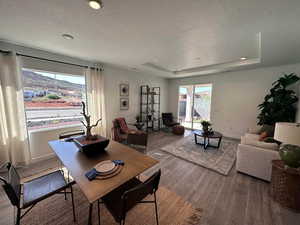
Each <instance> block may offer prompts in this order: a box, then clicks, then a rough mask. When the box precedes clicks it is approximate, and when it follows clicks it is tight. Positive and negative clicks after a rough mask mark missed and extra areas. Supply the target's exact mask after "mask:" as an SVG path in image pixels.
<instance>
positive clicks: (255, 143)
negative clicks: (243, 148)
mask: <svg viewBox="0 0 300 225" xmlns="http://www.w3.org/2000/svg"><path fill="white" fill-rule="evenodd" d="M257 136H258V138H259V135H257ZM241 144H244V145H251V146H254V147H258V148H264V149H270V150H276V151H277V150H278V148H279V147H278V145H277V144H276V143H266V142H262V141H258V139H256V140H255V139H254V138H252V139H251V138H249V137H248V138H247V136H244V137H242V138H241Z"/></svg>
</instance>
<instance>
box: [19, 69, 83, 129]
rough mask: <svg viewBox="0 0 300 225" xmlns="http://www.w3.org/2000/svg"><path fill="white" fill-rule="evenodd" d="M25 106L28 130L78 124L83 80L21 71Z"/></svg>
mask: <svg viewBox="0 0 300 225" xmlns="http://www.w3.org/2000/svg"><path fill="white" fill-rule="evenodd" d="M22 73H23V86H24V104H25V112H26V119H27V127H28V129H29V130H35V129H43V128H51V127H60V126H66V125H76V124H80V120H81V119H82V115H81V114H80V112H81V101H85V100H86V92H85V77H84V76H83V75H65V74H57V73H49V72H39V71H33V70H29V69H23V70H22Z"/></svg>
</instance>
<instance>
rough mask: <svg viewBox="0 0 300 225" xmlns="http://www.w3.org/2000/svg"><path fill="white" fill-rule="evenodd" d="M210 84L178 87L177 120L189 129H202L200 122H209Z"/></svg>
mask: <svg viewBox="0 0 300 225" xmlns="http://www.w3.org/2000/svg"><path fill="white" fill-rule="evenodd" d="M211 93H212V84H196V85H183V86H180V87H179V99H178V118H179V121H180V122H181V124H182V125H183V126H184V127H186V128H189V129H202V126H201V124H200V122H201V121H202V120H210V109H211Z"/></svg>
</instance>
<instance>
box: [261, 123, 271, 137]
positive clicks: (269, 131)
mask: <svg viewBox="0 0 300 225" xmlns="http://www.w3.org/2000/svg"><path fill="white" fill-rule="evenodd" d="M263 132H267V135H268V136H267V137H274V132H275V127H274V126H272V125H266V124H264V125H263V126H262V127H261V129H260V131H259V133H260V134H261V133H263Z"/></svg>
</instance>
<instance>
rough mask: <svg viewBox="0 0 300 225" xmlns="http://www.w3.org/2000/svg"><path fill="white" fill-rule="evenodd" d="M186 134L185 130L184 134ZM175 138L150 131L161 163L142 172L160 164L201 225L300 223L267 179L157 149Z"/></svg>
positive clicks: (152, 149) (38, 166) (150, 148)
mask: <svg viewBox="0 0 300 225" xmlns="http://www.w3.org/2000/svg"><path fill="white" fill-rule="evenodd" d="M189 134H190V132H189V131H187V132H186V134H185V135H189ZM178 138H181V137H179V136H174V135H172V134H170V133H165V132H157V133H152V134H151V135H150V137H149V144H148V154H149V155H151V156H153V157H154V158H156V159H159V160H160V163H159V164H158V165H156V166H155V167H153V168H151V169H150V170H148V171H147V172H145V175H148V176H149V175H151V174H152V173H153V172H154V171H156V170H157V169H158V168H161V169H162V178H161V185H164V186H166V187H167V188H168V189H170V190H172V191H174V192H176V193H177V194H178V195H180V196H182V197H183V198H184V199H185V200H186V201H188V202H190V203H192V205H193V206H194V207H195V208H201V209H203V216H202V221H201V223H200V224H201V225H296V224H297V225H298V224H300V214H297V213H294V212H292V211H290V210H288V209H284V208H282V207H280V206H279V205H278V204H277V203H275V202H273V201H272V199H271V198H270V195H269V187H270V184H269V183H267V182H265V181H262V180H259V179H256V178H253V177H250V176H247V175H244V174H240V173H237V172H236V171H235V168H233V169H232V170H231V172H230V174H229V175H228V176H223V175H220V174H218V173H216V172H213V171H211V170H208V169H206V168H203V167H200V166H197V165H195V164H192V163H189V162H187V161H185V160H181V159H179V158H176V157H174V156H172V155H168V154H167V153H164V152H162V151H160V150H159V149H160V148H161V147H162V146H164V145H166V144H169V143H172V142H174V141H175V140H178ZM53 165H58V162H57V160H56V159H52V160H48V161H47V162H41V163H39V164H35V165H33V166H32V167H31V168H28V169H25V170H23V171H22V175H23V176H28V175H31V174H32V173H33V171H37V170H43V169H46V168H47V167H51V166H53ZM1 204H2V203H1ZM5 206H6V207H7V206H8V204H5ZM5 206H4V205H1V207H0V208H1V211H0V218H1V217H4V216H7V215H3V212H5V211H6V212H7V210H5ZM10 215H12V214H10ZM1 224H2V223H1ZM3 225H4V224H3Z"/></svg>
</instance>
